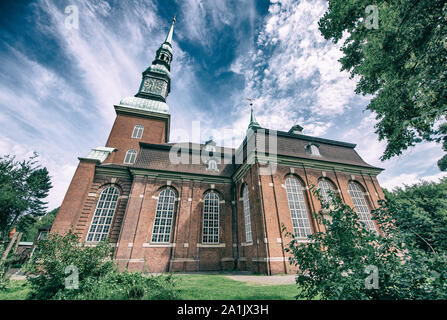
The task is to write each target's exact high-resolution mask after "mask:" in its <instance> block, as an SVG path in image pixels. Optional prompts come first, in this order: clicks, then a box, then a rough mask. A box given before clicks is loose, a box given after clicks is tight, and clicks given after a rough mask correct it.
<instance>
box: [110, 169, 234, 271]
mask: <svg viewBox="0 0 447 320" xmlns="http://www.w3.org/2000/svg"><path fill="white" fill-rule="evenodd" d="M167 186H168V181H167V180H166V179H153V178H141V177H138V178H136V179H135V181H134V184H133V187H132V191H131V196H130V198H129V203H128V208H127V211H126V217H125V221H124V224H123V226H122V231H121V236H120V240H119V246H118V249H117V252H116V259H117V261H118V262H119V265H120V267H121V268H124V267H127V268H129V269H130V270H141V271H143V270H146V271H149V272H160V271H207V270H222V269H232V267H233V261H232V260H231V258H232V257H233V246H232V244H233V239H232V218H231V217H232V210H231V206H232V204H231V200H232V199H231V186H230V185H229V184H215V185H214V188H213V186H212V185H211V184H210V183H202V182H195V181H186V180H185V181H174V180H173V181H171V182H170V187H172V188H174V189H175V190H176V192H177V198H178V200H177V201H176V210H175V215H174V222H173V227H172V228H173V230H172V232H171V244H170V245H169V246H166V245H164V244H157V243H151V236H152V229H153V225H154V219H155V213H156V206H157V201H158V200H157V199H156V197H158V195H159V193H160V191H161V190H162V189H163V188H164V187H167ZM209 190H215V191H216V192H217V193H218V194H219V196H220V201H221V204H220V221H219V223H220V235H219V236H220V245H219V246H211V247H204V246H203V244H202V219H203V218H202V214H203V202H202V199H203V197H204V194H205V193H206V192H207V191H209ZM141 195H142V197H141ZM190 199H191V201H190ZM129 244H130V246H129Z"/></svg>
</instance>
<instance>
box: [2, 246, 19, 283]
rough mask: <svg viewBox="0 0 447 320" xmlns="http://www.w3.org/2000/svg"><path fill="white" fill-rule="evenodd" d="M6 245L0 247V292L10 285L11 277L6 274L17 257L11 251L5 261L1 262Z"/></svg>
mask: <svg viewBox="0 0 447 320" xmlns="http://www.w3.org/2000/svg"><path fill="white" fill-rule="evenodd" d="M6 247H7V244H5V245H4V246H2V245H0V291H5V290H6V289H7V287H8V285H9V284H10V278H11V275H10V274H9V273H8V271H9V269H10V268H11V266H12V265H13V263H14V262H15V261H16V260H17V255H16V254H15V253H14V252H13V250H11V251H10V252H9V253H8V256H7V257H6V259H5V260H1V258H2V257H3V254H4V252H5V251H6Z"/></svg>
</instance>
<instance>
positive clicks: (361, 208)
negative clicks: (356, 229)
mask: <svg viewBox="0 0 447 320" xmlns="http://www.w3.org/2000/svg"><path fill="white" fill-rule="evenodd" d="M348 192H349V195H350V196H351V199H352V202H353V203H354V208H355V212H357V214H358V216H359V219H360V221H361V222H362V223H363V225H364V226H366V228H368V229H369V230H371V231H374V232H377V230H376V227H375V225H374V222H373V221H372V220H371V213H370V210H369V207H368V203H367V202H366V199H365V195H364V193H363V190H362V187H360V186H359V184H358V183H355V182H350V183H349V184H348Z"/></svg>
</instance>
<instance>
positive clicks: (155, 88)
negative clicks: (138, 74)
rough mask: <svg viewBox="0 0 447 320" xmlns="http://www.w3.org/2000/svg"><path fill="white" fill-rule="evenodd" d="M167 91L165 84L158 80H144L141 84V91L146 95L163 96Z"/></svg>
mask: <svg viewBox="0 0 447 320" xmlns="http://www.w3.org/2000/svg"><path fill="white" fill-rule="evenodd" d="M166 89H167V84H166V82H165V81H163V80H158V79H154V78H146V79H144V82H143V88H142V91H143V92H146V93H152V94H159V95H161V96H165V94H166Z"/></svg>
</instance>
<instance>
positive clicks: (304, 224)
mask: <svg viewBox="0 0 447 320" xmlns="http://www.w3.org/2000/svg"><path fill="white" fill-rule="evenodd" d="M286 191H287V200H288V202H289V210H290V216H291V217H292V224H293V233H294V234H295V237H298V238H307V236H308V235H309V234H311V233H312V231H311V229H310V221H309V215H308V213H307V208H306V202H305V200H304V193H303V187H302V186H301V183H300V182H299V181H298V179H297V178H295V177H287V178H286Z"/></svg>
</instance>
